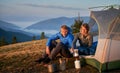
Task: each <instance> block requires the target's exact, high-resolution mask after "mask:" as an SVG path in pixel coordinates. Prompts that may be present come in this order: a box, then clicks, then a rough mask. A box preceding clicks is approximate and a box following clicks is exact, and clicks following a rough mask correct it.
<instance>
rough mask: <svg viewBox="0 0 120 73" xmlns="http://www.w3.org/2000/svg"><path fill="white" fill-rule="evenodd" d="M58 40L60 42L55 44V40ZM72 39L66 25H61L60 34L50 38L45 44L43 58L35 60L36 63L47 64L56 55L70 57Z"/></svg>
mask: <svg viewBox="0 0 120 73" xmlns="http://www.w3.org/2000/svg"><path fill="white" fill-rule="evenodd" d="M57 39H60V42H59V43H57V42H56V41H55V40H57ZM73 39H74V37H73V35H72V34H71V33H70V31H69V28H68V27H67V26H66V25H62V26H61V28H60V32H59V33H57V34H55V35H53V36H51V37H50V38H49V39H48V41H47V43H46V50H45V53H44V54H43V57H42V58H40V59H39V60H37V62H39V63H41V62H43V63H44V64H47V63H49V62H50V61H51V60H53V59H54V58H55V57H56V56H57V54H58V53H60V54H61V55H62V56H64V57H67V58H69V57H72V54H71V52H70V48H71V45H72V41H73Z"/></svg>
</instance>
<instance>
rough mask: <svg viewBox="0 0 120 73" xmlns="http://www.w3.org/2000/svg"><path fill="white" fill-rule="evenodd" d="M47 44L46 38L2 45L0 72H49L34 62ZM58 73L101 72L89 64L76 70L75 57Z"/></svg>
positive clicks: (0, 50)
mask: <svg viewBox="0 0 120 73" xmlns="http://www.w3.org/2000/svg"><path fill="white" fill-rule="evenodd" d="M45 44H46V39H44V40H37V41H30V42H23V43H17V44H13V45H8V46H3V47H0V73H47V72H48V70H47V68H46V67H44V66H42V65H40V64H37V63H35V62H34V61H35V60H36V59H38V58H39V57H41V55H42V53H43V52H44V50H45ZM54 63H56V64H57V66H59V63H58V60H55V61H54ZM57 73H99V72H98V70H96V69H95V68H93V67H91V66H89V65H82V68H81V70H76V69H75V68H74V59H70V60H69V61H68V63H67V65H66V70H65V71H58V72H57ZM110 73H113V72H110ZM115 73H116V72H115Z"/></svg>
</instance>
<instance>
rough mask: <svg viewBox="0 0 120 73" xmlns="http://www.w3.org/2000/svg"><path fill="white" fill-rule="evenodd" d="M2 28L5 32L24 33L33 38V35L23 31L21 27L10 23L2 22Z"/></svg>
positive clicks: (0, 21) (0, 24)
mask: <svg viewBox="0 0 120 73" xmlns="http://www.w3.org/2000/svg"><path fill="white" fill-rule="evenodd" d="M0 28H1V29H3V30H5V31H11V32H18V33H23V34H26V35H29V36H33V34H32V33H29V32H26V31H23V29H22V28H21V27H18V26H16V25H15V24H12V23H8V22H6V21H2V20H0Z"/></svg>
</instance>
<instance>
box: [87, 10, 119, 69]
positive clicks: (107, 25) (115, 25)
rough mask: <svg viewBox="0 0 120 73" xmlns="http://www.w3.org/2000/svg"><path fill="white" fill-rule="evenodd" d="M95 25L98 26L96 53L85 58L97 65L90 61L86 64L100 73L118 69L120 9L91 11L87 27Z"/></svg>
mask: <svg viewBox="0 0 120 73" xmlns="http://www.w3.org/2000/svg"><path fill="white" fill-rule="evenodd" d="M95 23H97V24H98V30H99V36H98V44H97V48H96V52H95V55H94V56H86V57H85V58H86V59H89V60H91V59H94V60H91V61H97V62H98V63H95V62H90V61H87V63H88V64H90V65H93V66H95V67H96V68H98V69H99V70H100V71H101V70H105V69H107V67H109V69H117V68H119V69H120V57H119V56H120V9H114V8H111V9H108V10H103V11H91V20H90V23H89V25H90V26H93V25H94V24H95ZM93 63H94V64H93ZM112 66H114V67H112ZM105 67H106V68H105Z"/></svg>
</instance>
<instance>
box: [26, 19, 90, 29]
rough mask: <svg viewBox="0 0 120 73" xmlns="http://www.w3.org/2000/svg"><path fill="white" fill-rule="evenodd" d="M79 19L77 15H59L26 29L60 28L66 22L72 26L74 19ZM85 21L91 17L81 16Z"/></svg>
mask: <svg viewBox="0 0 120 73" xmlns="http://www.w3.org/2000/svg"><path fill="white" fill-rule="evenodd" d="M75 19H77V17H73V18H68V17H58V18H52V19H48V20H44V21H40V22H38V23H35V24H33V25H31V26H28V27H27V28H26V29H39V30H59V28H60V26H61V25H62V24H66V25H68V26H71V25H72V24H73V23H74V20H75ZM81 19H82V20H84V22H88V21H89V17H81Z"/></svg>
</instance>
